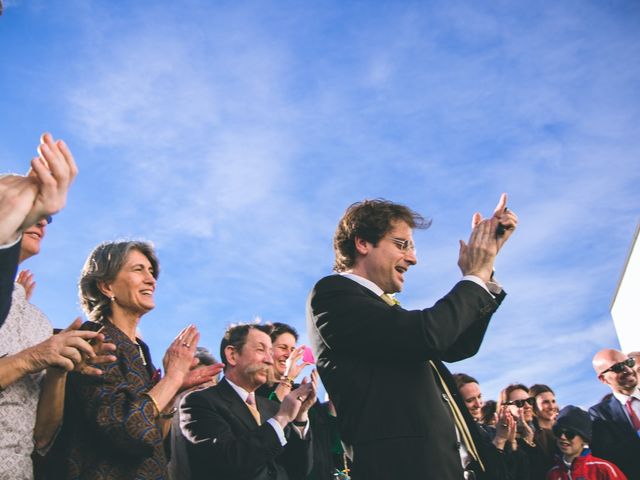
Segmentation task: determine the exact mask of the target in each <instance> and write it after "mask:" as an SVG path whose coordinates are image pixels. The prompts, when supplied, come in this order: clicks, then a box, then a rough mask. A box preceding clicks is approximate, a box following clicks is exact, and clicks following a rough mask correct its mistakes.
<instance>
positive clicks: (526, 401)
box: [504, 397, 536, 408]
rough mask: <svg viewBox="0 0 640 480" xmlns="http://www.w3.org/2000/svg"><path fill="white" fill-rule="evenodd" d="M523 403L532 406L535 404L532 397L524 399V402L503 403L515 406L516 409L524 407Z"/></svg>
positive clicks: (511, 401) (510, 401)
mask: <svg viewBox="0 0 640 480" xmlns="http://www.w3.org/2000/svg"><path fill="white" fill-rule="evenodd" d="M525 403H528V404H529V405H533V404H534V403H536V399H535V398H533V397H529V398H525V399H524V400H509V401H508V402H504V404H505V405H515V406H516V407H518V408H522V407H524V405H525Z"/></svg>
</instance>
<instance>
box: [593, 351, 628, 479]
mask: <svg viewBox="0 0 640 480" xmlns="http://www.w3.org/2000/svg"><path fill="white" fill-rule="evenodd" d="M634 365H635V361H634V359H633V358H631V357H627V356H626V355H624V354H623V353H622V352H620V351H618V350H613V349H605V350H600V351H599V352H598V353H596V354H595V356H594V357H593V369H594V370H595V371H596V375H598V379H599V380H600V381H601V382H602V383H604V384H606V385H608V386H609V388H611V392H612V393H611V394H610V395H607V396H605V397H604V398H603V399H602V401H601V402H600V403H598V404H597V405H594V406H593V407H591V408H590V409H589V415H591V419H592V420H593V438H592V440H591V449H592V451H593V454H594V455H595V456H597V457H601V458H604V459H605V460H609V461H610V462H612V463H615V464H616V465H617V466H618V467H619V468H620V470H622V471H623V472H624V474H625V475H626V476H627V477H629V478H630V479H631V478H634V479H639V478H640V389H639V388H638V376H637V373H636V371H635V370H634V368H633V367H634Z"/></svg>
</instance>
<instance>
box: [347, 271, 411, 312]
mask: <svg viewBox="0 0 640 480" xmlns="http://www.w3.org/2000/svg"><path fill="white" fill-rule="evenodd" d="M343 278H344V277H343ZM347 280H348V281H350V282H353V283H354V284H355V285H357V287H358V288H359V289H360V291H362V292H363V293H365V294H366V295H368V296H370V297H371V298H375V299H376V300H378V301H379V302H382V303H383V304H384V305H386V306H387V307H391V308H393V307H396V306H398V305H393V306H391V305H389V304H388V303H387V302H385V301H384V300H383V299H382V298H381V297H380V295H377V294H376V293H375V292H372V291H371V290H369V289H368V288H367V287H365V286H364V285H360V284H359V283H358V282H356V281H355V280H351V279H350V278H347Z"/></svg>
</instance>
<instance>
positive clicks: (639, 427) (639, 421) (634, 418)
mask: <svg viewBox="0 0 640 480" xmlns="http://www.w3.org/2000/svg"><path fill="white" fill-rule="evenodd" d="M638 401H639V400H638V399H637V398H634V397H629V398H628V399H627V403H625V405H624V406H625V407H627V413H628V414H629V419H631V425H633V429H634V430H636V431H637V432H640V418H638V415H636V412H635V410H634V409H633V407H632V404H633V402H638Z"/></svg>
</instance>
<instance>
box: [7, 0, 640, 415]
mask: <svg viewBox="0 0 640 480" xmlns="http://www.w3.org/2000/svg"><path fill="white" fill-rule="evenodd" d="M4 3H5V12H4V15H3V16H2V17H0V44H1V45H2V48H1V49H0V91H2V94H1V95H0V112H2V113H1V115H0V121H1V122H2V132H3V135H2V142H0V166H1V170H2V171H19V172H21V171H24V170H25V166H26V165H27V163H28V161H29V159H30V157H31V156H32V155H33V154H34V152H35V147H36V145H37V141H38V136H39V134H40V133H41V132H43V131H51V132H52V133H53V134H54V135H55V136H57V137H62V138H64V139H65V140H66V141H67V143H68V144H69V146H70V147H71V148H72V150H73V152H74V154H75V156H76V159H77V162H78V164H79V167H80V175H79V177H78V179H77V182H76V183H75V185H74V188H73V191H72V193H71V195H70V199H69V205H68V207H67V208H66V209H65V210H64V211H63V212H62V213H61V214H59V215H58V216H57V217H56V218H55V220H54V223H53V224H52V225H51V227H50V229H49V231H48V235H47V238H46V239H45V241H44V242H45V244H44V245H43V251H42V253H41V254H40V255H39V256H38V257H36V258H34V259H31V260H29V261H28V262H26V263H25V264H24V267H26V268H30V269H31V270H32V271H33V272H34V273H35V276H36V280H37V282H38V287H37V291H36V293H35V295H34V298H33V302H34V303H35V304H37V305H38V306H40V307H41V308H42V309H43V310H44V311H45V312H46V313H47V314H48V315H49V317H50V318H51V320H52V322H53V323H54V324H55V325H56V326H65V325H66V324H68V323H69V322H71V320H72V319H73V318H74V317H75V316H77V315H79V314H80V308H79V305H78V300H77V293H76V282H77V279H78V275H79V272H80V269H81V267H82V264H83V262H84V260H85V258H86V256H87V255H88V253H89V252H90V251H91V250H92V248H93V247H94V246H95V245H97V244H98V243H99V242H101V241H104V240H113V239H120V238H144V239H148V240H150V241H152V242H153V243H154V244H155V245H156V247H157V249H158V254H159V257H160V261H161V267H162V273H161V276H160V281H159V286H158V290H157V295H156V301H157V307H156V309H155V310H154V311H153V312H151V313H150V314H148V315H147V316H145V317H144V318H143V321H142V323H141V329H142V332H143V334H144V337H145V339H146V340H147V341H148V342H149V343H150V345H151V349H152V352H153V353H154V357H155V360H156V363H158V364H160V360H161V357H162V353H163V352H164V350H165V348H166V347H167V345H168V344H169V342H170V341H171V339H172V338H173V336H174V335H175V334H176V333H177V332H178V331H179V330H180V329H181V328H182V327H183V326H184V325H186V324H188V323H195V324H196V325H198V327H199V328H200V330H201V332H202V340H201V344H203V345H205V346H209V347H210V348H212V349H213V350H214V351H216V352H217V350H218V345H219V339H220V337H221V334H222V332H223V331H224V329H225V327H226V326H227V325H228V324H229V323H233V322H239V321H251V320H252V319H253V318H254V317H256V316H259V317H261V318H263V319H265V320H271V321H283V322H287V323H290V324H292V325H294V326H296V327H298V329H299V330H300V332H301V334H302V340H303V341H304V340H305V339H306V332H305V327H304V304H305V299H306V296H307V293H308V291H309V290H310V289H311V287H312V285H313V284H314V282H315V281H316V280H317V279H319V278H320V277H322V276H324V275H326V274H328V273H330V271H331V266H332V260H333V253H332V244H331V241H332V235H333V232H334V230H335V226H336V223H337V221H338V219H339V217H340V215H341V214H342V212H343V211H344V209H345V208H346V207H347V206H348V205H349V204H350V203H352V202H354V201H357V200H361V199H363V198H373V197H385V198H388V199H392V200H395V201H398V202H402V203H406V204H408V205H410V206H411V207H413V208H414V209H416V210H418V211H420V212H421V213H423V214H425V215H426V216H429V217H431V218H432V219H433V226H432V227H431V228H430V229H429V230H427V231H424V232H417V233H416V235H415V240H416V243H417V247H418V259H419V263H418V265H417V266H416V267H414V268H413V269H412V270H411V271H410V272H409V274H408V275H407V281H406V285H405V291H404V292H402V294H400V295H399V299H400V300H401V302H402V303H403V305H404V306H406V307H407V308H419V307H425V306H428V305H431V304H432V303H433V302H435V301H436V300H437V299H438V298H439V297H440V296H442V295H443V294H445V293H446V292H447V291H448V290H449V289H450V288H451V286H452V285H453V284H454V283H455V282H456V280H457V279H458V278H459V275H460V274H459V270H458V268H457V266H456V260H457V254H458V239H460V238H462V239H466V238H467V237H468V233H469V224H470V219H471V215H472V214H473V212H474V211H476V210H478V211H481V212H483V213H484V214H489V213H491V211H492V210H493V207H494V206H495V203H496V201H497V199H498V197H499V195H500V193H501V192H503V191H505V192H508V193H509V195H510V201H509V204H510V207H511V208H512V209H513V210H515V211H516V212H517V213H518V214H519V217H520V226H519V229H518V231H517V232H516V234H515V235H514V236H513V237H512V239H511V240H510V241H509V243H508V244H507V246H506V247H505V249H504V250H503V252H502V253H501V255H500V257H499V259H498V261H497V264H496V269H497V275H498V277H499V279H500V280H501V282H502V283H503V284H504V286H505V289H506V290H507V291H508V293H509V296H508V297H507V300H506V301H505V303H504V304H503V306H502V307H501V308H500V310H499V311H498V313H497V314H496V315H495V316H494V318H493V320H492V324H491V326H490V328H489V331H488V333H487V336H486V338H485V341H484V343H483V346H482V348H481V350H480V353H479V354H478V355H476V356H475V357H474V358H472V359H470V360H466V361H464V362H461V363H459V364H454V365H452V366H451V370H452V371H465V372H467V373H469V374H471V375H473V376H476V377H477V378H478V379H479V380H480V381H481V383H482V385H483V389H484V391H485V396H486V397H487V398H495V397H496V395H497V393H498V391H499V389H500V388H502V387H503V386H505V385H506V384H508V383H510V382H513V381H519V382H524V383H527V384H532V383H537V382H541V383H547V384H549V385H551V386H552V387H553V388H554V389H555V390H556V393H557V395H558V400H559V402H560V403H561V404H568V403H575V404H580V405H583V406H589V405H591V404H593V403H595V402H596V401H597V400H598V399H599V398H600V397H601V396H602V395H603V394H604V393H606V392H607V389H606V388H605V387H604V386H602V385H600V384H599V383H598V382H597V380H596V379H595V378H594V376H593V374H592V371H591V367H590V359H591V357H592V355H593V353H594V352H595V351H597V350H598V349H600V348H603V347H610V346H614V347H617V345H618V341H617V338H616V335H615V331H614V329H613V324H612V321H611V318H610V314H609V305H610V301H611V299H612V296H613V293H614V291H615V287H616V284H617V282H618V279H619V276H620V273H621V271H622V267H623V264H624V261H625V259H626V255H627V253H628V249H629V247H630V244H631V240H632V236H633V233H634V231H635V228H636V224H637V222H638V205H639V204H640V202H639V200H640V189H639V188H638V183H639V180H640V162H639V161H638V158H639V157H640V129H639V127H638V125H640V101H639V100H640V89H639V88H638V86H639V85H640V83H639V81H640V62H638V58H640V37H639V36H638V31H640V28H639V27H640V4H638V3H637V2H633V1H612V2H599V1H568V2H551V1H546V2H529V3H526V4H523V2H455V1H420V2H408V1H407V2H398V1H395V2H394V1H389V2H382V1H378V2H371V1H369V2H364V1H360V2H359V1H354V2H341V1H320V2H287V1H279V2H267V1H265V2H235V1H220V2H208V1H204V0H203V1H193V0H192V1H183V2H166V1H154V2H148V1H140V2H125V1H110V2H98V1H80V0H78V1H74V0H59V1H43V0H29V1H19V0H5V1H4ZM380 355H385V352H380Z"/></svg>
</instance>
